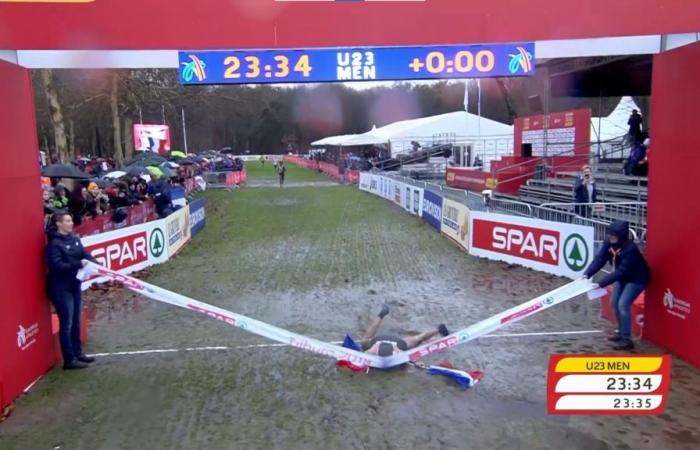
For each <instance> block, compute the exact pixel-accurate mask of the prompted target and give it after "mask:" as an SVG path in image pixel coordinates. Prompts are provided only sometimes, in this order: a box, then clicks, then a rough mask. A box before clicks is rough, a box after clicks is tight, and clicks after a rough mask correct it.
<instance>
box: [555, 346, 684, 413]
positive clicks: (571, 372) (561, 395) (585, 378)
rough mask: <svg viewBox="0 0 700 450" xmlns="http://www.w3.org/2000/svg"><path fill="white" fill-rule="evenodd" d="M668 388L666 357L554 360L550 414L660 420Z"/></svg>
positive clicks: (557, 357) (569, 357) (566, 357)
mask: <svg viewBox="0 0 700 450" xmlns="http://www.w3.org/2000/svg"><path fill="white" fill-rule="evenodd" d="M670 382H671V357H670V356H669V355H643V356H640V355H552V356H551V357H550V359H549V373H548V376H547V409H548V412H549V414H592V415H594V414H597V415H643V414H647V415H658V414H661V413H662V412H663V410H664V405H665V404H666V395H667V394H668V388H669V385H670Z"/></svg>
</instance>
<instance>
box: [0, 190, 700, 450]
mask: <svg viewBox="0 0 700 450" xmlns="http://www.w3.org/2000/svg"><path fill="white" fill-rule="evenodd" d="M206 200H207V204H208V205H212V204H217V205H220V209H219V210H218V211H213V210H212V209H211V206H210V207H209V208H210V209H209V211H211V212H208V214H207V226H206V227H205V229H204V230H203V231H202V232H201V233H200V234H198V235H197V237H196V239H194V240H193V241H192V242H191V243H190V244H189V245H188V246H186V247H185V248H184V249H183V250H182V253H181V254H179V256H178V257H177V258H175V259H173V260H171V261H170V262H168V263H167V264H164V265H161V266H155V267H154V268H152V269H150V273H144V274H142V275H139V278H141V279H142V280H143V281H146V282H148V283H149V284H152V285H155V286H163V287H167V288H168V289H169V290H171V291H173V292H178V293H182V294H186V295H187V296H188V297H190V298H197V299H201V300H203V301H206V302H207V304H210V305H214V306H216V307H219V308H222V309H225V310H228V311H236V312H240V313H242V314H244V315H245V316H247V317H254V318H257V319H259V320H261V321H264V322H265V323H269V324H275V325H276V326H278V327H280V328H283V329H285V330H293V331H294V332H297V333H299V334H302V335H304V336H311V337H317V338H318V339H319V340H322V341H324V342H328V341H330V342H331V343H332V344H336V345H337V343H338V342H339V341H340V340H341V339H342V338H343V336H344V334H345V333H346V332H350V333H358V334H359V333H361V331H362V330H363V327H364V326H365V325H366V322H367V319H368V317H371V316H372V315H374V314H376V310H377V308H378V306H379V305H380V304H381V303H387V304H388V305H390V306H391V308H392V311H391V314H389V316H388V317H387V319H386V324H385V325H384V327H385V329H386V332H388V333H392V334H398V335H405V334H411V333H413V332H414V331H416V330H421V329H426V328H430V327H431V326H434V325H435V324H437V323H438V322H445V323H446V324H447V325H448V327H449V328H450V331H455V332H457V331H459V329H460V327H464V326H465V325H468V324H473V323H478V322H479V321H480V320H483V319H484V318H487V317H490V316H493V315H494V314H498V313H499V312H502V311H505V310H508V309H509V308H513V307H515V306H517V305H519V304H522V303H523V302H526V301H528V300H529V299H532V298H536V297H538V296H539V295H541V294H542V293H543V292H547V291H551V290H553V289H556V288H558V287H559V286H561V285H563V284H566V283H567V282H566V281H565V280H561V279H556V278H552V277H549V276H547V275H543V274H540V273H537V272H534V271H530V270H527V269H524V268H507V266H505V265H503V264H501V263H497V262H489V261H485V260H477V259H475V258H471V257H469V256H467V255H465V254H464V253H463V252H460V251H459V250H458V249H457V248H456V247H455V246H454V245H453V244H452V243H451V242H450V241H448V240H446V239H443V238H440V237H439V236H437V235H436V234H435V233H434V231H433V230H432V229H431V228H430V227H428V226H426V225H424V224H420V223H417V222H416V221H415V220H413V219H412V218H411V217H410V216H408V215H406V214H405V212H403V211H402V210H400V209H398V208H394V207H391V206H389V205H386V204H385V203H383V200H381V199H375V198H373V197H371V196H368V195H367V194H365V193H362V192H359V191H358V189H357V188H355V187H349V186H337V187H328V188H323V189H316V188H304V187H300V188H286V189H279V188H255V189H246V188H243V189H237V190H235V191H233V192H225V191H217V192H210V193H207V197H206ZM234 212H235V213H234ZM282 217H284V218H285V220H284V221H282V220H281V218H282ZM281 224H284V228H280V226H282V225H281ZM282 229H283V230H284V233H280V230H282ZM319 230H326V231H325V232H324V233H319ZM234 231H236V232H235V233H234ZM223 236H228V237H227V238H226V239H222V237H223ZM387 243H388V244H387ZM359 249H362V250H361V251H360V250H359ZM309 254H313V255H315V258H314V259H313V260H309V258H308V255H309ZM412 255H424V257H422V258H415V257H413V256H412ZM398 261H403V262H404V263H403V264H400V265H399V264H396V262H398ZM183 274H187V276H186V277H185V276H183ZM346 280H347V281H346ZM85 303H86V308H88V310H90V311H91V314H92V316H93V319H91V320H90V327H89V330H88V331H89V340H88V342H87V344H86V347H85V348H86V351H88V352H89V353H92V354H95V356H97V357H98V360H97V362H96V364H93V366H92V367H91V368H90V369H89V370H85V371H80V372H77V373H76V372H65V371H61V370H54V371H52V372H50V373H48V374H47V375H46V376H44V377H43V378H42V379H40V380H39V381H38V382H37V383H36V384H35V385H34V386H33V387H32V388H31V389H30V390H29V391H28V393H27V394H25V395H24V396H23V397H22V398H20V400H19V401H18V402H17V408H16V410H15V411H14V412H13V414H12V415H11V416H10V418H9V419H8V420H7V421H5V422H4V423H3V424H2V425H1V429H0V440H1V442H2V444H3V448H8V449H14V448H26V447H32V448H37V447H42V446H46V445H56V442H55V441H54V440H53V437H54V436H56V435H60V436H61V439H62V441H63V442H66V443H67V444H68V443H75V442H81V440H82V437H81V435H82V434H83V433H95V434H96V435H99V436H100V439H101V441H100V442H101V444H99V445H98V447H102V448H135V447H137V446H148V447H149V448H186V447H190V448H191V447H209V448H217V447H218V448H221V447H223V448H232V447H233V448H237V447H239V446H245V445H248V446H251V447H254V448H260V447H268V446H273V447H274V446H275V445H277V446H280V447H290V446H291V447H295V446H301V445H303V446H306V447H312V448H320V447H325V448H328V447H329V446H330V447H343V446H344V445H346V444H347V443H350V445H351V446H354V445H360V444H361V443H365V445H369V446H371V447H393V446H395V445H409V446H411V445H413V446H425V445H427V446H428V447H429V446H430V445H432V444H430V443H431V442H438V441H437V440H438V439H439V440H440V441H442V442H444V444H445V445H448V446H457V447H459V446H460V445H461V444H460V442H463V440H464V439H467V438H468V439H471V442H475V445H476V446H480V445H487V443H488V442H493V439H494V436H499V432H498V431H497V430H498V429H500V430H502V429H507V430H509V436H511V437H509V438H508V439H507V440H504V441H503V442H502V443H503V445H507V446H508V445H522V446H524V447H532V446H536V445H537V444H536V442H537V439H536V438H534V437H533V436H532V435H529V434H522V433H517V432H516V430H517V429H522V428H523V427H526V428H527V429H531V430H534V431H535V432H537V433H539V434H540V435H541V436H547V439H550V440H552V441H553V442H556V443H558V444H561V445H565V444H566V443H567V442H569V439H570V436H571V435H572V434H573V435H575V436H577V439H579V441H580V442H581V448H583V446H586V447H587V448H596V446H598V447H600V448H605V446H606V445H608V444H606V443H609V442H616V440H615V439H614V438H612V437H611V435H610V431H609V430H607V428H601V427H598V426H597V425H596V420H597V419H596V418H595V417H590V418H581V419H578V420H577V421H576V422H573V423H567V422H564V421H558V420H557V419H555V418H552V417H548V416H547V415H546V404H545V403H544V398H545V397H544V392H545V391H546V386H545V382H546V371H547V361H548V358H549V355H551V354H553V353H568V352H590V353H594V352H605V351H607V349H608V345H607V343H606V342H605V341H604V339H602V335H601V334H602V332H603V331H604V330H605V327H606V325H605V324H606V323H605V322H604V321H603V320H601V319H600V312H599V309H598V302H597V301H590V300H588V299H586V298H585V296H583V297H578V298H575V299H572V300H570V301H567V302H565V303H563V304H559V305H555V306H553V307H552V308H550V309H548V310H545V311H543V312H541V313H538V314H535V315H534V316H532V317H529V318H527V319H524V320H522V321H520V322H518V323H515V324H513V325H512V326H510V327H507V328H504V329H501V330H498V331H497V332H492V333H489V334H487V335H485V336H482V337H481V338H479V339H477V340H474V341H472V342H470V343H466V344H464V345H459V346H456V347H453V348H451V349H448V350H446V351H444V352H442V353H438V354H434V355H428V356H427V357H425V358H424V361H425V362H426V363H427V364H436V363H439V362H440V361H441V360H442V359H445V358H446V359H449V360H450V362H452V363H453V364H454V365H455V366H456V367H459V368H462V369H467V370H480V371H483V372H484V378H483V380H482V381H481V382H480V383H479V384H478V385H476V386H475V387H474V388H472V389H469V390H467V391H462V390H460V389H459V388H458V387H456V386H455V384H454V382H453V381H452V380H449V379H443V377H429V376H426V375H425V374H423V371H422V370H419V369H416V368H412V367H409V368H407V369H406V370H392V371H374V370H371V371H370V372H369V374H367V375H364V374H355V373H352V372H350V371H347V370H342V369H338V368H336V367H335V365H334V362H335V361H334V359H333V358H328V357H324V356H322V355H316V354H313V353H310V352H308V351H305V350H303V349H299V348H293V347H291V346H287V345H285V344H278V343H274V342H269V341H268V342H265V341H264V340H263V339H261V338H259V337H258V336H255V335H254V334H251V333H248V332H246V331H245V330H237V329H232V327H230V326H229V324H228V323H226V322H225V321H221V320H212V318H211V317H208V316H207V315H205V314H198V313H197V312H196V311H192V310H190V311H187V310H184V309H182V308H175V307H173V306H171V305H167V304H161V303H160V302H156V301H151V300H149V299H147V298H144V297H143V296H141V295H139V294H136V293H132V292H130V291H129V290H127V289H126V288H116V287H113V288H110V289H109V291H107V292H102V291H100V290H94V291H93V290H88V291H86V292H85ZM501 333H502V334H501ZM641 345H642V347H640V350H639V352H640V354H644V353H653V352H654V351H655V350H654V349H653V348H648V347H646V346H645V344H641ZM676 372H677V374H681V375H680V378H681V381H680V382H678V383H677V384H675V387H674V389H677V390H674V391H672V392H673V394H672V395H673V397H672V398H673V399H674V400H673V401H672V402H669V406H668V407H667V408H668V409H667V411H668V413H669V414H674V411H675V408H690V406H689V405H690V403H691V402H692V401H693V398H694V397H693V395H692V394H690V389H691V386H692V383H694V382H695V380H697V378H695V375H693V373H694V369H691V368H690V367H688V366H687V365H684V364H683V363H682V362H679V363H676V364H674V374H675V373H676ZM684 377H688V378H687V380H686V381H683V380H682V379H683V378H684ZM107 405H108V406H107ZM407 405H414V406H415V407H408V406H407ZM418 405H423V406H418ZM42 411H43V412H42ZM300 413H302V414H301V415H300ZM455 414H458V416H459V417H462V418H464V417H469V420H462V419H457V418H456V416H455ZM261 415H264V416H265V420H261V419H260V416H261ZM368 419H369V420H368ZM610 420H611V421H612V423H614V424H615V425H614V426H615V429H616V430H619V429H629V430H630V431H631V430H632V429H634V427H635V426H636V425H635V422H630V421H629V418H610ZM641 420H643V421H644V423H645V426H646V427H647V430H648V432H649V433H663V431H662V426H663V425H664V422H663V421H659V420H658V419H652V418H648V419H647V418H643V419H641ZM37 421H39V423H40V424H41V426H40V427H39V426H38V425H37ZM76 421H79V422H78V423H80V424H81V425H80V427H78V428H73V429H70V428H65V429H64V428H62V427H66V426H67V425H68V423H69V422H70V423H74V422H76ZM404 423H405V424H406V425H408V424H409V423H412V424H416V423H422V424H424V425H419V426H418V428H416V429H415V432H413V431H411V432H407V431H406V428H405V427H399V429H396V428H395V425H397V424H404ZM607 423H610V422H609V421H608V422H607ZM637 423H638V422H637ZM52 424H53V425H52ZM231 424H236V427H235V429H232V426H231ZM683 424H685V421H684V419H681V422H680V424H679V426H685V425H683ZM428 425H430V427H431V428H433V427H437V428H435V429H439V430H441V431H440V433H439V434H433V433H435V432H429V431H428ZM270 426H272V427H274V428H276V429H277V430H278V433H279V434H278V435H274V436H277V437H274V436H273V435H271V434H269V433H267V432H266V431H265V430H267V429H269V427H270ZM688 426H690V424H688ZM59 427H61V428H60V429H62V430H63V431H59ZM240 427H245V428H246V429H247V430H249V433H250V434H245V435H241V434H240V432H239V431H238V430H240ZM362 427H365V428H362ZM387 427H388V430H389V431H387ZM324 429H329V430H331V432H330V434H329V433H328V432H327V431H323V430H324ZM358 429H364V430H365V431H363V432H361V433H358V432H357V430H358ZM72 430H74V431H72ZM154 430H158V431H154ZM382 430H383V431H382ZM426 433H427V434H426ZM628 436H630V437H629V438H626V440H625V441H622V442H630V443H634V442H637V440H639V441H641V440H643V439H644V437H643V436H642V435H635V434H634V433H632V434H630V435H628ZM276 439H280V440H279V441H277V440H276ZM672 439H673V438H667V440H668V441H669V442H670V441H671V440H672Z"/></svg>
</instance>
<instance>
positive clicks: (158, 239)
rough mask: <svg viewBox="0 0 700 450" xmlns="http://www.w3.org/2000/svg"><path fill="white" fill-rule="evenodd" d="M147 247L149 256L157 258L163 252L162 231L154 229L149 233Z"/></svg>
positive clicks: (163, 238) (163, 240) (163, 236)
mask: <svg viewBox="0 0 700 450" xmlns="http://www.w3.org/2000/svg"><path fill="white" fill-rule="evenodd" d="M148 247H149V248H150V249H151V255H153V256H154V257H156V258H159V257H160V255H162V254H163V251H165V235H164V234H163V230H161V229H160V228H155V229H154V230H153V231H152V232H151V237H150V238H149V239H148Z"/></svg>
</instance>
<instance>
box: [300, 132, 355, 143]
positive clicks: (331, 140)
mask: <svg viewBox="0 0 700 450" xmlns="http://www.w3.org/2000/svg"><path fill="white" fill-rule="evenodd" d="M355 136H359V135H358V134H341V135H338V136H329V137H327V138H323V139H320V140H318V141H314V142H312V143H311V145H312V146H324V145H345V144H343V142H344V141H346V140H348V139H352V138H354V137H355Z"/></svg>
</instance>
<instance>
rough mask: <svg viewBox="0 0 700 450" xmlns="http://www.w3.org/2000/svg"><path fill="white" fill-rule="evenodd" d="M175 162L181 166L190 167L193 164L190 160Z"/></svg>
mask: <svg viewBox="0 0 700 450" xmlns="http://www.w3.org/2000/svg"><path fill="white" fill-rule="evenodd" d="M176 162H177V163H178V164H180V165H181V166H191V165H192V164H194V161H192V160H190V159H178V160H177V161H176Z"/></svg>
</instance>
